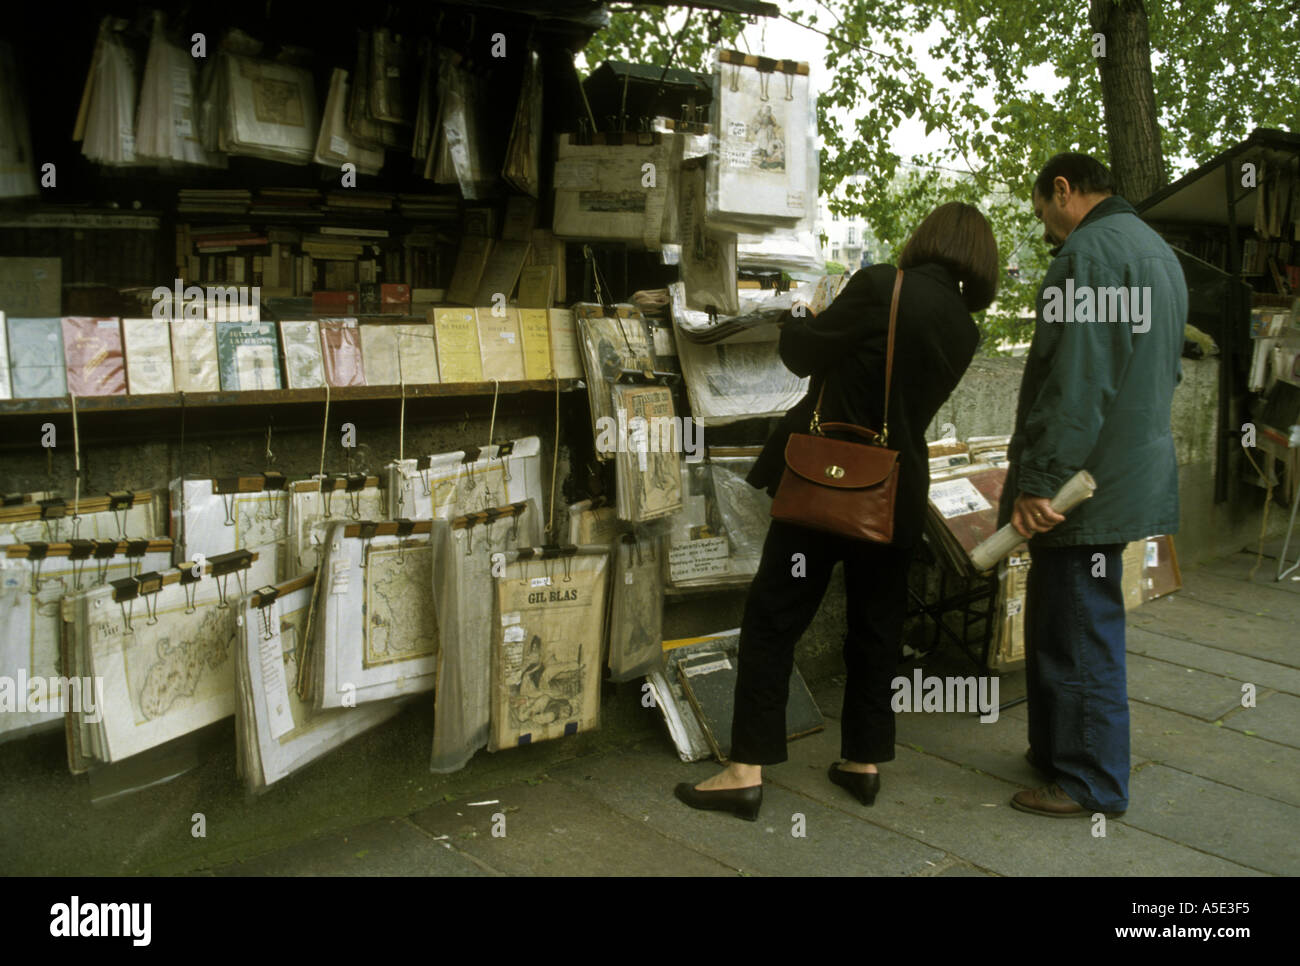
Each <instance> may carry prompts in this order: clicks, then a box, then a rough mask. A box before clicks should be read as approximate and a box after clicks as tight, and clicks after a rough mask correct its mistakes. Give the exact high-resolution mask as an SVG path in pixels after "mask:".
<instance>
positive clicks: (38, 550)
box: [27, 543, 50, 597]
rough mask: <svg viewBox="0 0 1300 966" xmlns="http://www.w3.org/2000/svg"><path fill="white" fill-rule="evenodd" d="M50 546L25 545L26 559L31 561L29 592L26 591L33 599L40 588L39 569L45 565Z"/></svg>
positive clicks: (44, 544) (38, 544)
mask: <svg viewBox="0 0 1300 966" xmlns="http://www.w3.org/2000/svg"><path fill="white" fill-rule="evenodd" d="M49 551H50V545H49V544H48V543H29V544H28V545H27V559H28V560H30V561H32V562H33V564H34V566H33V567H32V582H31V590H29V591H28V593H29V594H31V595H32V596H33V597H35V596H36V593H37V591H39V590H40V588H41V567H42V566H43V565H44V563H45V555H46V554H47V553H49Z"/></svg>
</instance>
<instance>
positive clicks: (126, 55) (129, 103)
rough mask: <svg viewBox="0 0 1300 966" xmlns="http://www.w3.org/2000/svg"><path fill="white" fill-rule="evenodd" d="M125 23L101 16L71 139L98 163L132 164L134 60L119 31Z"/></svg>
mask: <svg viewBox="0 0 1300 966" xmlns="http://www.w3.org/2000/svg"><path fill="white" fill-rule="evenodd" d="M126 27H127V22H126V21H125V20H118V19H116V18H113V17H105V18H104V20H103V21H102V22H101V23H100V25H99V38H98V40H97V41H96V42H95V53H94V55H93V57H92V60H91V64H90V72H89V75H88V76H87V78H86V87H85V89H84V91H83V92H82V98H81V110H80V111H79V112H78V117H77V128H76V132H75V133H74V135H73V140H78V139H80V140H81V141H82V146H81V151H82V153H83V154H84V155H85V156H86V157H87V158H89V159H90V160H91V161H98V162H100V163H102V164H134V163H135V160H136V157H135V95H136V89H137V74H136V63H135V58H134V57H133V56H132V54H131V51H130V50H129V49H128V48H127V46H126V44H125V42H124V41H123V40H122V37H121V34H120V31H122V30H125V29H126Z"/></svg>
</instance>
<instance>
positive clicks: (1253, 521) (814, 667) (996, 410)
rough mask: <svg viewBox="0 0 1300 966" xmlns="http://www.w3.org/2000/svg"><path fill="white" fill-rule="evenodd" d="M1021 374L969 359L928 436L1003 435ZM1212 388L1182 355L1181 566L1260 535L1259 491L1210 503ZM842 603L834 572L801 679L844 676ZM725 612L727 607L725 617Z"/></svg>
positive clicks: (924, 626)
mask: <svg viewBox="0 0 1300 966" xmlns="http://www.w3.org/2000/svg"><path fill="white" fill-rule="evenodd" d="M1023 372H1024V360H1023V359H1012V358H1002V357H998V358H989V359H985V358H979V359H976V360H975V361H974V362H972V363H971V366H970V368H969V369H968V370H967V372H966V375H965V377H964V378H963V379H962V381H961V383H960V384H959V385H958V387H957V389H956V390H955V391H954V392H953V394H952V396H951V398H950V399H949V400H948V402H947V403H946V404H945V405H944V406H943V407H942V408H941V409H940V410H939V413H938V415H937V416H936V417H935V420H934V423H933V424H932V425H931V426H930V429H929V430H928V431H927V434H926V435H927V438H929V439H932V440H934V439H938V438H939V437H941V436H943V435H944V424H945V423H951V424H952V425H953V427H954V428H955V430H956V434H957V436H958V437H959V438H961V439H966V438H967V437H970V436H993V435H998V434H1003V433H1010V432H1011V430H1012V428H1013V426H1014V424H1015V414H1016V401H1017V399H1018V398H1019V394H1020V379H1021V376H1022V374H1023ZM1218 386H1219V363H1218V360H1217V359H1202V360H1191V359H1184V360H1183V381H1182V383H1181V384H1180V385H1179V386H1178V388H1177V389H1176V391H1175V393H1174V402H1173V415H1172V425H1173V432H1174V444H1175V446H1176V448H1177V451H1178V464H1179V473H1178V476H1179V479H1178V489H1179V500H1180V517H1181V523H1180V527H1179V532H1178V534H1177V536H1176V537H1175V546H1176V548H1177V550H1178V558H1179V563H1180V564H1181V566H1183V567H1190V566H1193V565H1195V564H1196V563H1197V562H1199V561H1202V560H1206V559H1209V558H1212V557H1216V556H1221V555H1223V554H1229V553H1235V552H1237V551H1238V550H1241V549H1242V548H1244V547H1246V546H1254V545H1255V542H1256V540H1257V538H1258V536H1259V530H1260V517H1261V512H1262V509H1263V491H1262V490H1258V489H1256V488H1254V487H1251V486H1244V485H1241V484H1240V483H1239V482H1238V481H1233V483H1232V484H1231V486H1230V492H1232V494H1233V498H1232V499H1231V500H1230V501H1229V502H1226V503H1223V504H1219V505H1215V503H1214V434H1215V431H1216V424H1217V412H1218V402H1217V401H1218ZM1235 459H1236V457H1234V460H1235ZM1286 516H1287V515H1286V514H1285V513H1281V512H1277V508H1276V507H1275V508H1274V510H1273V512H1271V513H1270V515H1269V521H1268V522H1269V527H1268V535H1270V536H1274V535H1277V534H1280V533H1282V532H1283V531H1284V530H1285V527H1286ZM837 569H838V568H837ZM910 582H911V584H912V587H913V589H915V590H917V591H918V592H919V593H928V594H934V593H935V591H936V589H937V575H936V573H935V571H934V569H933V568H928V567H925V566H923V565H920V564H915V563H914V564H913V568H912V573H911V575H910ZM844 605H845V599H844V584H843V578H842V576H840V575H839V574H838V573H837V574H836V576H835V577H834V578H833V579H832V582H831V588H830V590H829V591H828V593H827V595H826V599H825V600H824V601H823V602H822V606H821V610H820V611H819V612H818V614H817V617H816V618H815V619H814V621H813V623H812V625H811V626H810V627H809V629H808V631H807V633H806V634H805V635H804V637H803V639H802V640H801V641H800V643H799V647H798V649H797V651H796V662H797V664H798V666H799V668H800V670H801V671H802V673H803V674H804V675H805V677H808V678H811V679H814V680H816V679H821V678H823V677H827V676H830V675H834V674H842V673H843V664H842V663H841V659H840V648H841V646H842V641H843V637H844V631H845V615H844ZM741 606H742V607H743V598H742V601H741ZM739 612H740V611H739V610H737V611H735V613H737V614H738V613H739ZM731 613H732V611H730V610H728V611H727V614H728V616H730V615H731ZM932 633H933V630H932V625H929V624H928V622H923V621H922V620H921V619H920V618H913V619H912V620H911V621H909V623H908V626H907V628H906V630H905V632H904V640H905V641H907V642H908V643H910V644H912V645H913V646H918V647H923V648H924V647H928V646H929V640H930V638H931V635H932ZM945 646H950V645H945Z"/></svg>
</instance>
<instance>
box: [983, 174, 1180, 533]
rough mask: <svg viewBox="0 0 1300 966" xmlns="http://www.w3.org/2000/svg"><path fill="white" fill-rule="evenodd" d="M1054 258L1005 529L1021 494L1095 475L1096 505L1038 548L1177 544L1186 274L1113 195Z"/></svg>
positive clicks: (1020, 412)
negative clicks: (1177, 410)
mask: <svg viewBox="0 0 1300 966" xmlns="http://www.w3.org/2000/svg"><path fill="white" fill-rule="evenodd" d="M1053 255H1055V257H1054V258H1053V259H1052V263H1051V265H1049V266H1048V269H1047V275H1046V277H1045V278H1044V279H1043V285H1042V287H1041V288H1040V289H1039V292H1038V310H1037V320H1036V322H1035V326H1034V338H1033V343H1032V344H1031V345H1030V348H1029V357H1028V359H1027V361H1026V364H1025V374H1024V378H1023V379H1022V381H1021V384H1020V400H1019V403H1018V405H1017V412H1016V428H1015V434H1014V435H1013V436H1012V439H1011V446H1010V449H1009V451H1008V459H1009V460H1010V462H1011V469H1010V470H1009V471H1008V474H1007V481H1006V488H1005V489H1004V491H1003V496H1002V505H1001V507H1000V514H999V516H1000V522H1002V523H1005V522H1007V521H1008V520H1010V518H1011V508H1012V503H1013V502H1014V500H1015V497H1016V494H1017V492H1023V493H1026V494H1029V495H1030V496H1046V497H1050V496H1053V495H1055V493H1056V491H1057V490H1058V489H1060V487H1061V485H1062V484H1063V483H1064V482H1065V481H1066V480H1068V479H1069V478H1070V477H1071V476H1073V475H1074V474H1075V473H1076V472H1077V471H1078V470H1087V471H1088V472H1089V473H1091V474H1092V476H1093V478H1094V479H1095V480H1096V481H1097V492H1096V494H1095V495H1094V496H1093V497H1092V499H1090V500H1087V501H1085V502H1084V503H1082V504H1080V505H1079V506H1078V507H1076V508H1075V509H1074V510H1072V511H1071V512H1070V513H1069V514H1068V515H1067V517H1066V520H1065V522H1064V523H1060V524H1058V525H1057V526H1056V527H1054V528H1053V529H1052V530H1050V531H1049V532H1047V533H1045V534H1040V535H1038V536H1036V537H1035V538H1034V544H1035V545H1037V546H1043V547H1067V546H1085V545H1091V544H1111V543H1127V542H1129V541H1131V540H1139V539H1141V538H1143V537H1148V536H1152V535H1155V534H1159V533H1169V534H1172V533H1175V532H1176V531H1177V530H1178V462H1177V458H1176V456H1175V453H1174V440H1173V434H1172V432H1171V430H1170V406H1171V403H1172V400H1173V394H1174V387H1175V386H1176V385H1177V384H1178V382H1179V381H1180V380H1181V379H1182V364H1181V362H1180V355H1181V353H1182V345H1183V326H1184V324H1185V322H1186V321H1187V283H1186V281H1185V280H1184V278H1183V271H1182V266H1180V265H1179V264H1178V259H1177V258H1176V257H1175V256H1174V253H1173V251H1172V250H1170V248H1169V246H1168V245H1167V244H1166V243H1165V242H1164V240H1163V239H1162V238H1161V237H1160V236H1159V235H1157V234H1156V233H1155V232H1154V231H1153V230H1152V229H1151V228H1150V227H1148V226H1147V224H1146V223H1145V222H1143V221H1142V219H1141V218H1139V217H1138V215H1137V213H1136V212H1135V211H1134V210H1133V206H1132V205H1130V204H1129V203H1128V202H1127V201H1125V200H1124V199H1123V198H1120V197H1118V196H1113V195H1112V196H1111V197H1108V198H1106V199H1105V200H1103V201H1102V202H1100V203H1099V204H1097V205H1096V206H1095V207H1094V208H1093V209H1092V210H1091V211H1090V212H1089V213H1088V214H1087V215H1086V216H1085V217H1084V218H1083V220H1082V221H1081V222H1080V223H1079V225H1078V226H1077V227H1076V228H1075V229H1074V231H1072V232H1071V233H1070V235H1069V237H1068V238H1066V240H1065V243H1064V244H1063V245H1061V246H1060V248H1058V249H1056V250H1055V251H1054V252H1053ZM1121 290H1122V291H1121Z"/></svg>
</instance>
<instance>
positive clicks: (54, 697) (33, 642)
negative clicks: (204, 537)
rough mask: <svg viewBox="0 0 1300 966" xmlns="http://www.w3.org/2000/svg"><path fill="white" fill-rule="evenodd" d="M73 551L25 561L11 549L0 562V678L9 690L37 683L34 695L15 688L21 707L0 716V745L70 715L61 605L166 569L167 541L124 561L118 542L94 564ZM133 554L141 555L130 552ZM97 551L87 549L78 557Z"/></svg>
mask: <svg viewBox="0 0 1300 966" xmlns="http://www.w3.org/2000/svg"><path fill="white" fill-rule="evenodd" d="M106 543H107V542H106ZM149 546H152V547H153V548H154V549H153V550H149ZM77 549H78V548H75V547H73V545H71V544H67V543H54V544H50V545H49V546H47V547H46V548H45V551H46V556H45V558H44V559H42V560H30V559H27V558H26V557H18V556H15V555H14V550H15V548H14V547H12V546H11V547H9V548H7V552H6V553H5V554H4V555H3V556H0V676H3V677H7V678H9V679H10V680H11V681H13V682H15V684H18V682H21V681H23V680H24V679H26V681H27V682H28V683H29V685H30V682H32V681H33V680H34V679H41V680H42V681H43V682H44V685H43V686H41V687H40V688H39V691H37V692H34V691H32V690H30V688H29V687H22V686H18V687H17V691H16V692H15V694H17V692H21V693H22V694H23V695H24V696H25V699H26V700H25V706H24V708H21V709H20V708H13V709H10V710H8V711H7V712H6V713H4V714H0V741H5V740H7V739H9V738H14V737H23V736H25V735H28V734H31V733H33V732H34V731H38V730H39V731H44V730H46V729H49V728H53V727H57V726H59V725H60V724H61V723H62V722H63V715H64V712H65V711H67V710H69V709H68V707H67V706H66V705H67V704H69V703H71V702H72V698H73V695H72V694H71V693H70V688H71V684H70V682H69V681H68V680H67V677H66V676H65V675H64V674H63V672H62V670H61V664H62V659H61V655H60V636H61V633H62V628H63V621H62V616H61V610H62V604H63V599H64V598H65V597H67V596H68V595H70V594H73V593H76V592H78V591H82V590H88V589H90V588H92V587H98V586H103V585H104V584H105V582H106V581H109V580H118V579H121V578H123V577H129V576H131V575H132V574H136V573H140V572H142V571H143V572H149V571H153V570H162V569H165V568H167V567H168V566H170V564H171V554H172V548H171V541H170V540H165V539H159V540H156V541H152V542H151V543H150V544H148V545H145V546H141V547H138V548H136V547H131V548H129V549H130V551H131V555H130V556H128V554H127V552H126V551H127V549H128V548H126V547H125V546H123V545H120V544H119V545H118V547H116V548H114V550H115V551H121V552H113V553H112V554H111V555H102V556H99V557H98V558H90V557H84V556H80V555H79V554H78V553H77ZM104 549H108V548H107V547H104ZM137 549H138V550H140V551H142V552H140V553H136V552H135V551H136V550H137ZM99 550H100V547H95V548H89V547H86V548H83V549H82V552H83V553H94V552H96V551H99ZM69 554H72V556H70V555H69ZM74 557H80V559H74ZM20 675H21V677H20ZM79 687H80V686H79ZM92 696H93V692H92Z"/></svg>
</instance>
